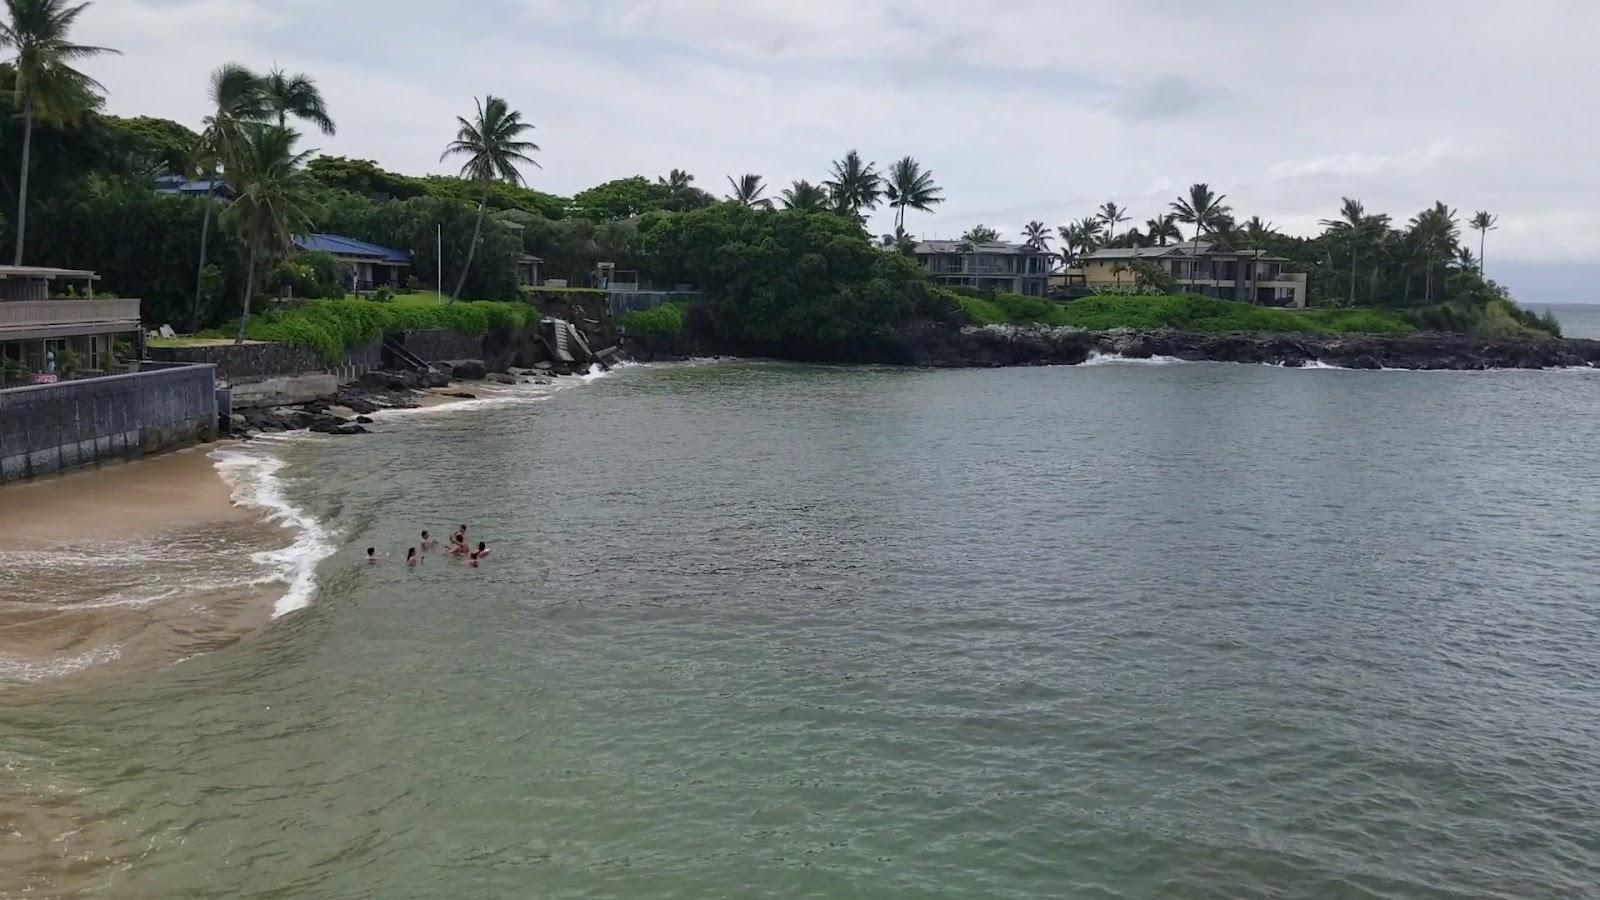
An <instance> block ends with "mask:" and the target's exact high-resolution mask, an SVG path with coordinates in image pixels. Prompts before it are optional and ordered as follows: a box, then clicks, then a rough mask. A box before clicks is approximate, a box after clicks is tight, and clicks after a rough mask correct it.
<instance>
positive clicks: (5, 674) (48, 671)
mask: <svg viewBox="0 0 1600 900" xmlns="http://www.w3.org/2000/svg"><path fill="white" fill-rule="evenodd" d="M121 656H122V647H121V645H119V644H107V645H105V646H103V647H96V648H95V649H93V650H89V651H87V652H84V653H80V654H78V655H77V656H69V657H67V658H66V659H52V660H50V661H48V662H35V661H33V660H25V659H17V658H16V657H8V656H0V680H3V681H23V682H29V683H32V682H38V681H44V680H46V679H51V678H60V677H61V676H63V675H71V674H72V673H73V672H81V671H83V670H84V669H88V668H92V667H94V666H103V665H105V664H106V663H109V662H115V661H116V660H117V659H118V658H120V657H121Z"/></svg>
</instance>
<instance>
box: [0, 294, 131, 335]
mask: <svg viewBox="0 0 1600 900" xmlns="http://www.w3.org/2000/svg"><path fill="white" fill-rule="evenodd" d="M121 323H126V324H127V325H128V326H129V327H130V328H138V327H139V301H138V300H129V299H113V300H75V299H66V300H10V301H0V334H4V333H5V331H6V330H7V329H23V328H48V327H50V326H54V325H99V324H121Z"/></svg>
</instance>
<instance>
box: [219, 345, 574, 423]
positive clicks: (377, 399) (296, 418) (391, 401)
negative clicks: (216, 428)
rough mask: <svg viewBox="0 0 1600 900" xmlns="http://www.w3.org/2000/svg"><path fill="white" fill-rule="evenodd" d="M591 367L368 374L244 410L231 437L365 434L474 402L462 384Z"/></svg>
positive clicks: (548, 379) (451, 367) (531, 379)
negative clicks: (290, 400) (415, 414)
mask: <svg viewBox="0 0 1600 900" xmlns="http://www.w3.org/2000/svg"><path fill="white" fill-rule="evenodd" d="M588 370H589V364H587V363H580V364H576V365H566V366H562V367H561V368H560V369H557V370H552V369H551V367H549V366H548V365H546V366H543V367H540V368H535V369H519V368H516V367H511V368H509V369H508V370H507V371H505V372H489V371H486V370H485V366H484V364H483V362H482V361H480V360H459V361H456V362H454V363H440V364H438V371H437V372H435V373H421V372H415V371H406V370H392V371H391V370H380V371H376V372H368V373H367V374H365V375H362V376H361V377H360V378H359V379H357V380H356V381H354V382H352V383H350V384H345V385H341V386H340V387H339V390H338V391H337V392H336V393H335V394H333V395H332V396H330V397H325V398H321V399H317V400H312V401H309V402H307V403H297V404H294V405H291V406H273V407H264V408H260V409H245V410H241V411H239V412H236V413H234V414H233V416H232V418H231V420H230V423H229V424H230V426H231V427H230V429H229V430H230V432H231V433H232V434H233V435H234V436H236V437H242V438H245V439H249V438H250V437H251V436H252V435H255V434H261V433H263V432H279V431H300V430H306V431H313V432H317V433H319V434H338V435H346V434H367V433H369V429H368V428H367V427H366V426H368V425H371V424H373V419H372V415H373V414H374V413H377V412H382V411H384V410H390V409H418V408H421V407H422V406H424V405H426V404H424V403H423V400H424V399H425V398H430V397H431V398H438V399H439V400H440V401H441V402H442V403H448V402H450V401H453V400H475V399H477V398H478V396H479V395H478V394H475V393H473V392H472V391H470V390H465V389H463V386H461V385H460V382H463V381H466V382H473V381H478V382H491V383H493V384H497V385H515V384H552V383H554V382H553V380H554V379H556V378H561V377H565V376H570V375H583V374H586V373H587V372H588Z"/></svg>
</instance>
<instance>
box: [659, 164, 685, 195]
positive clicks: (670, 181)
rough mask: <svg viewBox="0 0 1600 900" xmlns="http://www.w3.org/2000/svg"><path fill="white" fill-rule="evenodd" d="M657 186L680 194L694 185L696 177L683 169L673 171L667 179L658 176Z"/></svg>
mask: <svg viewBox="0 0 1600 900" xmlns="http://www.w3.org/2000/svg"><path fill="white" fill-rule="evenodd" d="M656 184H659V185H662V186H664V187H666V188H667V190H669V191H671V192H672V193H674V194H680V193H682V192H684V191H686V190H688V189H689V186H690V185H692V184H694V176H693V175H690V174H689V173H688V172H685V171H684V170H682V169H673V170H672V171H671V172H669V173H668V174H667V177H665V178H662V177H661V176H660V175H657V176H656Z"/></svg>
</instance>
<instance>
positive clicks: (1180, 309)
mask: <svg viewBox="0 0 1600 900" xmlns="http://www.w3.org/2000/svg"><path fill="white" fill-rule="evenodd" d="M955 296H956V302H957V303H959V304H960V306H961V310H962V312H963V313H964V314H965V315H966V318H967V321H968V322H971V323H972V324H974V325H993V324H997V323H1002V322H1009V323H1012V324H1016V325H1023V324H1040V325H1071V326H1074V327H1078V328H1085V329H1088V330H1091V331H1106V330H1109V329H1112V328H1138V329H1155V328H1174V329H1180V330H1183V331H1211V332H1227V331H1238V332H1254V333H1279V334H1342V333H1347V332H1348V333H1363V334H1399V333H1404V332H1408V331H1411V330H1413V329H1412V326H1411V325H1410V324H1407V323H1406V322H1405V321H1404V320H1402V319H1401V318H1400V317H1398V316H1396V315H1393V314H1391V313H1387V312H1383V311H1381V310H1375V309H1329V310H1310V311H1292V310H1287V309H1274V308H1270V307H1263V306H1251V305H1250V304H1248V303H1238V302H1235V301H1232V300H1219V299H1216V298H1213V297H1201V296H1198V295H1195V294H1176V295H1172V294H1169V295H1157V296H1143V295H1137V294H1099V295H1096V296H1093V297H1084V298H1083V299H1081V300H1076V301H1073V302H1072V303H1068V304H1058V303H1054V302H1051V301H1049V300H1041V299H1039V298H1037V297H1023V296H1019V295H1017V294H996V295H995V296H994V298H993V299H989V300H985V299H979V298H975V297H968V296H964V295H959V294H957V295H955Z"/></svg>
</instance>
